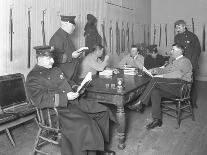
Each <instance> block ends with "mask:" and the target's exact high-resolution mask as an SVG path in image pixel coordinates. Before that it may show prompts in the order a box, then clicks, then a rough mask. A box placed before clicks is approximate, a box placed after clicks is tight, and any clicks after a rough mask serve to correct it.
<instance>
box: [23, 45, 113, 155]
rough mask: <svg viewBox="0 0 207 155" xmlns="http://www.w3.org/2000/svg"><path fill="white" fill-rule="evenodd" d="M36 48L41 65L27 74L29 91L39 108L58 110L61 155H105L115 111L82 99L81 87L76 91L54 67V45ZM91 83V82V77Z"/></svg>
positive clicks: (37, 65) (30, 96)
mask: <svg viewBox="0 0 207 155" xmlns="http://www.w3.org/2000/svg"><path fill="white" fill-rule="evenodd" d="M35 49H36V57H37V64H36V65H35V66H34V68H33V69H32V70H31V71H30V72H29V74H28V75H27V79H26V89H27V92H28V96H29V98H30V99H31V100H32V101H33V102H34V104H35V106H37V107H38V108H46V107H47V108H50V107H51V108H52V107H56V108H57V110H58V114H59V121H60V130H61V133H62V137H61V144H60V147H61V154H62V155H95V154H96V152H97V151H102V152H105V151H104V141H105V142H108V141H109V120H113V121H115V118H114V116H113V114H112V113H111V111H110V110H109V109H108V108H107V107H106V106H104V105H102V104H99V103H96V102H88V101H87V100H85V99H84V98H81V97H80V94H79V90H80V88H81V87H78V90H77V91H74V90H73V89H72V86H71V85H70V84H69V83H68V81H67V80H66V78H65V75H64V73H63V72H62V71H61V70H60V69H59V68H57V67H54V68H52V65H53V63H54V60H53V53H52V51H51V47H50V46H38V47H35ZM87 81H90V75H89V80H86V83H87ZM82 85H83V86H84V82H83V84H82ZM56 96H58V97H56Z"/></svg>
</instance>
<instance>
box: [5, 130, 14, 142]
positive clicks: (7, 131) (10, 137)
mask: <svg viewBox="0 0 207 155" xmlns="http://www.w3.org/2000/svg"><path fill="white" fill-rule="evenodd" d="M6 133H7V135H8V137H9V140H10V142H11V143H12V145H13V146H15V142H14V140H13V138H12V136H11V134H10V132H9V129H7V128H6Z"/></svg>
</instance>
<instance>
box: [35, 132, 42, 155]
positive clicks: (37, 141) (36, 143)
mask: <svg viewBox="0 0 207 155" xmlns="http://www.w3.org/2000/svg"><path fill="white" fill-rule="evenodd" d="M41 132H42V129H41V128H39V130H38V132H37V136H36V138H35V143H34V152H33V155H36V150H37V147H38V143H39V140H40V139H39V136H40V134H41Z"/></svg>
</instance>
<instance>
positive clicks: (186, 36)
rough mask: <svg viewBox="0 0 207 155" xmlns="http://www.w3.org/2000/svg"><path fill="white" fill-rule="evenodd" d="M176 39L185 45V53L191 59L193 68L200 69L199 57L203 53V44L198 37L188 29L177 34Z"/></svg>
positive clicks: (176, 41)
mask: <svg viewBox="0 0 207 155" xmlns="http://www.w3.org/2000/svg"><path fill="white" fill-rule="evenodd" d="M174 41H175V43H180V44H181V45H182V46H184V49H185V54H184V55H185V56H186V57H187V58H188V59H189V60H190V61H191V63H192V65H193V69H198V67H199V66H198V58H199V56H200V54H201V46H200V42H199V39H198V37H197V36H196V35H195V34H193V33H192V32H190V31H188V30H186V31H185V32H184V33H180V34H177V35H176V36H175V38H174Z"/></svg>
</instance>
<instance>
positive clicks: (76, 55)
mask: <svg viewBox="0 0 207 155" xmlns="http://www.w3.org/2000/svg"><path fill="white" fill-rule="evenodd" d="M84 50H88V47H81V48H80V49H78V50H76V51H74V52H73V53H72V57H73V58H78V57H79V56H80V55H81V54H82V53H83V51H84Z"/></svg>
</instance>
